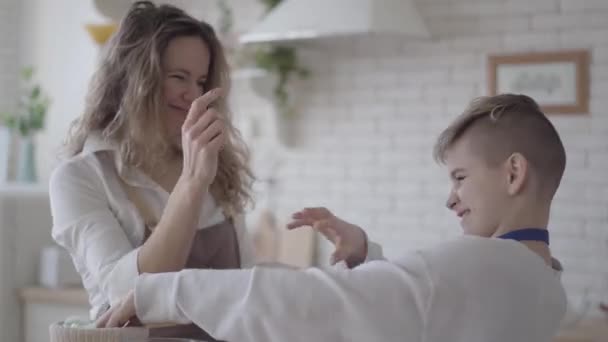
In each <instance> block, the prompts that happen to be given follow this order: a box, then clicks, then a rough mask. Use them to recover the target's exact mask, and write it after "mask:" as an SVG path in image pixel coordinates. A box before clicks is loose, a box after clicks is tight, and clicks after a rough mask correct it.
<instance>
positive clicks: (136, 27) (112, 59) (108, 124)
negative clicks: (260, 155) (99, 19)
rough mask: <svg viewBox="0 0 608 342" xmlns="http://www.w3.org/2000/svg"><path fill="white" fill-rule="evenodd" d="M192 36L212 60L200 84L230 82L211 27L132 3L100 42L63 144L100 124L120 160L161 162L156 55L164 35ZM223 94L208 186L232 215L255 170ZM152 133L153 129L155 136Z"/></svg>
mask: <svg viewBox="0 0 608 342" xmlns="http://www.w3.org/2000/svg"><path fill="white" fill-rule="evenodd" d="M181 36H197V37H200V38H202V39H203V41H204V42H205V43H206V44H207V47H208V48H209V52H210V56H211V61H210V65H209V74H208V78H207V81H206V83H205V89H207V90H209V89H214V88H218V87H219V88H222V89H223V90H224V92H225V93H226V94H227V93H228V90H229V88H230V75H229V68H228V64H227V62H226V57H225V56H224V52H223V48H222V45H221V43H220V41H219V40H218V38H217V36H216V34H215V32H214V30H213V28H212V27H211V26H210V25H208V24H207V23H205V22H203V21H199V20H196V19H195V18H193V17H191V16H190V15H188V14H186V13H185V12H184V11H183V10H181V9H179V8H176V7H173V6H170V5H161V6H156V5H155V4H153V3H152V2H150V1H138V2H135V3H134V4H133V5H132V6H131V8H130V10H129V12H128V13H127V15H126V16H125V17H124V18H123V20H122V21H121V22H120V25H119V28H118V30H117V32H116V34H115V35H114V36H113V37H112V38H111V39H110V41H109V42H108V46H107V47H106V48H105V49H104V51H103V54H102V58H101V65H100V67H99V69H98V70H97V72H96V73H95V75H94V76H93V79H92V82H91V85H90V87H89V90H88V94H87V99H86V106H85V111H84V114H83V115H82V116H81V117H80V118H78V119H77V120H75V121H74V122H73V123H72V126H71V128H70V131H69V133H68V138H67V140H66V143H65V147H66V149H65V152H66V153H67V154H68V155H69V156H74V155H76V154H78V153H80V152H81V151H82V149H83V147H84V143H85V141H86V139H87V137H88V136H89V135H90V134H91V133H92V132H94V131H100V132H101V134H102V136H103V137H104V139H107V140H111V141H114V142H117V143H118V145H119V153H120V158H121V159H122V161H123V162H124V163H125V164H127V165H130V166H135V167H140V166H144V165H145V166H146V167H147V168H148V167H162V159H163V157H164V156H166V155H167V153H169V152H170V151H171V150H172V149H173V147H172V146H171V142H170V139H169V137H168V132H167V129H166V127H165V125H164V121H163V108H164V99H163V95H162V79H163V77H162V75H163V70H162V66H161V56H162V54H163V51H164V50H165V49H166V48H167V46H168V45H169V42H170V41H171V40H172V39H174V38H176V37H181ZM226 98H227V96H224V97H222V98H221V99H219V100H216V101H215V102H214V108H217V109H218V111H219V112H220V113H223V115H225V116H226V120H225V121H226V128H227V132H228V139H227V141H226V144H225V146H224V148H223V149H222V150H221V152H220V154H219V162H218V171H217V175H216V177H215V180H214V182H213V183H212V184H211V187H210V191H211V194H212V195H213V196H214V198H215V199H216V200H217V201H218V204H219V205H220V206H221V207H222V208H223V209H224V211H225V212H226V213H227V214H228V215H230V216H234V215H237V214H240V213H242V212H243V211H244V208H245V206H246V204H247V202H249V201H250V200H251V195H250V192H251V182H252V180H253V176H252V173H251V170H250V169H249V166H248V159H249V153H248V151H247V148H246V146H245V144H244V143H243V140H242V138H241V136H240V133H239V132H238V130H237V129H236V128H235V127H234V126H233V125H232V122H231V114H230V111H229V108H228V105H227V101H226ZM150 132H157V133H158V134H156V136H154V135H152V134H150Z"/></svg>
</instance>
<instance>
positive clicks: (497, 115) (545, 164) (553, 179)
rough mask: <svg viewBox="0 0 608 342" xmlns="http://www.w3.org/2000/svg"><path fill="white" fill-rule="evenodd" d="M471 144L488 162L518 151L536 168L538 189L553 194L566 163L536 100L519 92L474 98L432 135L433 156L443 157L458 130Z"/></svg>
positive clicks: (457, 136)
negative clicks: (434, 138)
mask: <svg viewBox="0 0 608 342" xmlns="http://www.w3.org/2000/svg"><path fill="white" fill-rule="evenodd" d="M465 133H466V135H467V136H468V137H469V139H470V140H469V144H470V148H471V150H472V151H473V152H474V153H476V154H477V155H478V156H480V157H481V158H482V159H483V160H484V161H486V162H487V163H488V165H490V166H497V165H499V164H500V163H502V162H504V161H505V160H506V159H507V158H508V157H509V156H511V155H512V154H513V153H520V154H522V155H523V156H524V157H525V158H526V159H527V160H528V163H529V165H530V169H531V171H532V172H533V173H536V175H537V177H536V178H537V179H538V183H539V185H540V188H541V189H539V190H540V191H541V194H544V195H548V196H550V198H551V197H553V195H554V194H555V192H556V190H557V188H558V186H559V183H560V181H561V178H562V175H563V173H564V169H565V167H566V152H565V150H564V145H563V144H562V141H561V139H560V137H559V134H558V133H557V130H556V129H555V127H554V126H553V124H551V122H550V121H549V119H547V117H546V116H545V114H543V112H542V111H541V110H540V107H539V106H538V104H537V103H536V102H535V101H534V100H533V99H532V98H530V97H528V96H525V95H515V94H501V95H496V96H484V97H479V98H477V99H474V100H473V101H472V102H471V103H470V105H469V106H468V108H467V109H466V110H465V111H464V113H462V114H461V115H460V116H458V117H457V118H456V120H455V121H454V122H452V124H450V126H448V128H446V129H445V130H444V131H443V132H442V133H441V134H440V135H439V138H438V139H437V142H436V144H435V147H434V151H433V156H434V158H435V160H436V161H437V162H440V163H445V159H446V154H447V152H448V151H449V149H450V148H451V147H452V146H453V145H454V144H455V143H456V142H457V141H458V140H459V139H460V138H462V137H463V136H464V135H465Z"/></svg>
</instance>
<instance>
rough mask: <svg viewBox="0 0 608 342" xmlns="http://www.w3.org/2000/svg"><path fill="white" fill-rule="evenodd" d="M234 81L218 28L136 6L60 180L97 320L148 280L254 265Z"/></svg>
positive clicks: (67, 232)
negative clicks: (148, 276)
mask: <svg viewBox="0 0 608 342" xmlns="http://www.w3.org/2000/svg"><path fill="white" fill-rule="evenodd" d="M228 81H229V74H228V67H227V63H226V59H225V57H224V53H223V51H222V47H221V44H220V42H219V41H218V39H217V37H216V35H215V33H214V31H213V29H212V28H211V26H209V25H208V24H206V23H204V22H201V21H198V20H196V19H194V18H192V17H191V16H189V15H187V14H186V13H185V12H184V11H182V10H180V9H178V8H175V7H172V6H167V5H163V6H159V7H157V6H156V5H154V4H153V3H151V2H148V1H141V2H136V3H135V4H133V5H132V7H131V8H130V10H129V12H128V13H127V15H126V16H125V18H124V19H123V20H122V22H121V23H120V26H119V28H118V31H117V33H116V34H115V35H114V37H113V38H112V39H111V41H110V42H109V45H108V47H107V49H106V50H105V51H104V55H103V57H102V63H101V66H100V68H99V70H98V71H97V73H96V75H95V76H94V79H93V82H92V84H91V87H90V89H89V94H88V98H87V106H86V109H85V112H84V115H83V116H82V117H81V118H79V119H78V120H76V122H75V123H74V125H73V127H72V129H71V130H70V134H69V136H68V140H67V143H66V148H67V152H68V154H69V158H68V159H67V160H65V161H64V162H63V163H62V164H61V165H59V166H58V167H57V169H56V170H55V171H54V172H53V175H52V176H51V180H50V197H51V210H52V214H53V238H54V239H55V240H56V241H57V243H59V244H60V245H61V246H63V247H65V248H66V249H67V250H68V251H69V252H70V254H71V255H72V258H73V261H74V264H75V266H76V268H77V270H78V271H79V273H80V274H81V276H82V279H83V283H84V286H85V288H86V290H87V292H88V294H89V302H90V304H91V306H92V310H91V319H96V318H98V317H99V316H100V315H101V314H102V313H103V312H104V311H105V310H107V309H108V308H109V306H111V305H112V304H114V303H116V302H117V301H118V300H119V299H120V298H122V297H123V296H125V295H126V294H127V293H128V292H129V291H130V290H131V289H132V288H133V286H134V284H135V280H136V278H137V276H138V275H139V274H141V273H159V272H170V271H179V270H181V269H184V268H239V267H247V266H251V265H252V264H253V253H252V248H251V244H250V242H249V240H248V238H247V234H246V231H245V228H244V226H243V224H242V222H243V220H242V219H241V217H242V214H243V209H244V206H245V205H246V204H247V202H248V201H249V200H250V195H249V192H250V184H251V180H252V176H251V172H250V170H249V168H248V166H247V153H246V149H245V147H244V145H243V143H242V140H241V139H240V137H239V135H238V132H237V131H236V129H235V128H234V127H233V126H232V124H231V121H230V120H231V119H230V115H229V111H228V108H227V104H226V98H227V93H228V90H229V82H228ZM190 328H192V327H190ZM158 334H159V335H163V334H164V335H171V336H185V335H188V336H195V337H197V336H198V337H200V336H201V335H200V334H199V332H197V331H195V332H193V330H192V329H189V328H187V327H186V328H183V329H182V328H180V329H177V330H175V329H173V330H171V331H168V330H167V331H164V332H162V331H161V332H159V333H158ZM202 336H204V335H202Z"/></svg>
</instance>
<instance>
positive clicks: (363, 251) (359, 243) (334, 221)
mask: <svg viewBox="0 0 608 342" xmlns="http://www.w3.org/2000/svg"><path fill="white" fill-rule="evenodd" d="M292 219H293V221H291V222H290V223H289V224H287V229H295V228H299V227H304V226H311V227H312V228H313V229H315V230H316V231H318V232H320V233H321V234H323V236H325V237H326V238H327V239H328V240H329V241H331V242H332V243H333V244H334V246H335V247H336V248H335V250H334V252H333V254H332V256H331V260H330V262H331V264H332V265H334V264H336V263H338V262H340V261H345V262H346V264H347V265H348V267H351V268H352V267H355V266H357V265H359V264H361V263H362V262H363V261H365V258H366V257H367V235H366V234H365V232H364V231H363V229H361V228H360V227H358V226H355V225H354V224H350V223H348V222H346V221H344V220H342V219H340V218H338V217H336V216H334V214H332V213H331V212H330V211H329V210H327V209H326V208H305V209H303V210H301V211H299V212H297V213H295V214H293V215H292Z"/></svg>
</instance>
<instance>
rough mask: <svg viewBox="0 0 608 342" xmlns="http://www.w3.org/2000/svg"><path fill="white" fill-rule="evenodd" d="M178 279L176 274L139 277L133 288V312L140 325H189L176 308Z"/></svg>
mask: <svg viewBox="0 0 608 342" xmlns="http://www.w3.org/2000/svg"><path fill="white" fill-rule="evenodd" d="M178 277H179V273H176V272H172V273H155V274H148V273H146V274H142V275H140V276H139V278H138V279H137V284H136V286H135V311H136V314H137V317H138V318H139V320H140V321H141V322H142V323H147V324H150V323H153V324H154V323H169V322H171V323H179V324H186V323H190V321H189V320H188V319H187V318H185V317H183V316H182V315H181V314H180V311H179V309H178V307H177V282H178Z"/></svg>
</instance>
